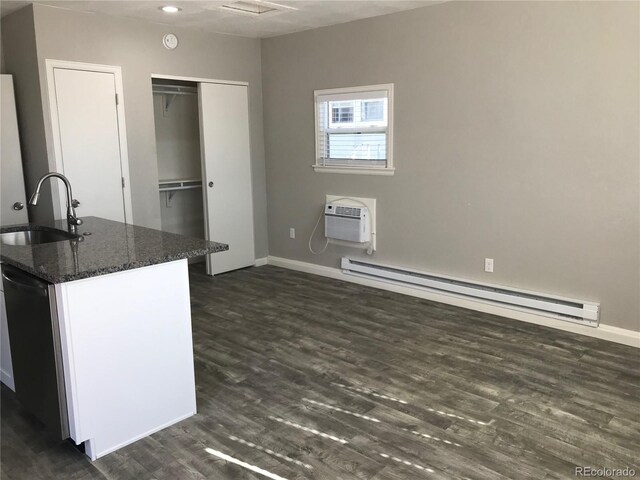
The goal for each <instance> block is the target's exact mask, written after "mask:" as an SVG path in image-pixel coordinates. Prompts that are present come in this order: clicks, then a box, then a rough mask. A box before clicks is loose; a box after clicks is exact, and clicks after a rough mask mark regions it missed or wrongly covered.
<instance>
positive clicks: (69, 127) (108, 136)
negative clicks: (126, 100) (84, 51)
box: [52, 68, 126, 222]
mask: <svg viewBox="0 0 640 480" xmlns="http://www.w3.org/2000/svg"><path fill="white" fill-rule="evenodd" d="M53 81H54V86H55V99H54V101H52V110H55V112H54V113H55V115H54V118H55V122H54V135H57V145H58V148H59V151H58V158H59V161H60V160H61V163H62V173H64V175H65V176H66V177H67V178H69V181H70V182H71V185H72V186H73V196H74V198H76V199H78V201H79V202H80V206H79V207H78V208H77V213H78V215H79V216H80V217H83V216H88V215H93V216H97V217H103V218H107V219H109V220H116V221H119V222H124V221H125V220H126V216H125V197H124V191H123V187H124V183H123V177H124V176H125V175H124V173H123V167H122V159H121V145H120V142H121V138H120V134H119V129H118V112H117V104H116V78H115V74H114V73H111V72H97V71H87V70H75V69H67V68H54V69H53ZM56 123H57V125H56ZM56 127H57V128H56ZM59 191H60V205H61V212H65V208H64V206H65V205H66V200H65V196H64V189H63V188H59Z"/></svg>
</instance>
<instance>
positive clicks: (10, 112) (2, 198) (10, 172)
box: [0, 75, 27, 225]
mask: <svg viewBox="0 0 640 480" xmlns="http://www.w3.org/2000/svg"><path fill="white" fill-rule="evenodd" d="M0 89H1V90H2V98H1V99H0V102H1V103H0V114H1V115H2V118H0V179H1V180H0V189H1V192H0V224H1V225H12V224H15V223H26V222H27V198H26V195H25V191H24V176H23V175H22V157H21V154H20V139H19V137H18V118H17V116H16V101H15V97H14V93H13V77H12V76H11V75H0Z"/></svg>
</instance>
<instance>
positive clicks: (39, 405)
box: [2, 264, 69, 439]
mask: <svg viewBox="0 0 640 480" xmlns="http://www.w3.org/2000/svg"><path fill="white" fill-rule="evenodd" d="M2 282H3V285H4V294H5V303H6V308H7V326H8V327H9V343H10V346H11V362H12V364H13V378H14V382H15V388H16V396H17V398H18V400H19V401H20V403H21V404H22V406H23V407H24V408H25V409H26V410H27V411H29V412H30V413H32V414H33V415H34V416H36V417H37V418H38V419H39V420H40V421H42V423H44V424H45V426H46V427H47V428H48V429H49V430H51V431H52V433H53V434H54V435H56V436H58V437H59V438H62V439H65V438H68V437H69V422H68V417H67V403H66V395H65V389H64V375H63V368H62V357H61V351H60V330H59V327H58V322H57V314H56V308H55V293H54V288H53V285H51V284H49V283H47V282H45V281H43V280H41V279H39V278H37V277H35V276H33V275H29V274H28V273H25V272H23V271H22V270H19V269H17V268H15V267H12V266H10V265H6V264H5V265H2Z"/></svg>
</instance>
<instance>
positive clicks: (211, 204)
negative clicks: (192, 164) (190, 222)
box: [198, 83, 255, 275]
mask: <svg viewBox="0 0 640 480" xmlns="http://www.w3.org/2000/svg"><path fill="white" fill-rule="evenodd" d="M198 96H199V108H200V143H201V149H202V157H203V158H202V181H203V190H204V209H205V232H206V235H207V239H209V240H215V241H218V242H222V243H227V244H228V245H229V250H228V251H226V252H219V253H214V254H211V255H208V257H207V273H208V274H209V275H215V274H218V273H222V272H228V271H229V270H236V269H238V268H242V267H248V266H250V265H253V264H254V263H255V250H254V241H253V194H252V192H253V190H252V187H251V155H250V148H249V104H248V98H247V87H246V86H244V85H223V84H216V83H200V84H198Z"/></svg>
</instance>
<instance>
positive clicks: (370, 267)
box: [342, 257, 600, 327]
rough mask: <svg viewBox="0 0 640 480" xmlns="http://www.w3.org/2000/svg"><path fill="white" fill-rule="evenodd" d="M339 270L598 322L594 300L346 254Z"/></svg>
mask: <svg viewBox="0 0 640 480" xmlns="http://www.w3.org/2000/svg"><path fill="white" fill-rule="evenodd" d="M342 271H343V272H344V273H346V274H348V275H355V276H358V277H363V278H369V279H375V280H380V281H383V282H386V283H393V284H396V285H403V286H407V287H413V288H418V289H424V290H427V291H432V292H436V293H441V294H445V295H450V296H455V297H457V298H465V299H468V300H475V301H479V302H483V303H490V304H494V305H498V306H501V307H504V308H510V309H512V310H520V311H525V312H529V313H535V314H538V315H544V316H546V317H552V318H558V319H561V320H566V321H569V322H573V323H580V324H583V325H589V326H592V327H597V326H598V321H599V311H600V304H598V303H594V302H586V301H582V300H575V299H569V298H563V297H558V296H553V295H547V294H542V293H536V292H530V291H525V290H518V289H513V288H508V287H503V286H499V285H489V284H481V283H476V282H470V281H467V280H462V279H457V278H452V277H445V276H442V275H435V274H431V273H426V272H418V271H415V270H408V269H405V268H398V267H392V266H389V265H380V264H376V263H370V262H363V261H360V260H354V259H351V258H348V257H342Z"/></svg>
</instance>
